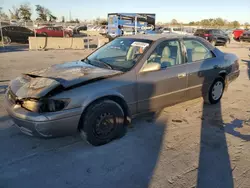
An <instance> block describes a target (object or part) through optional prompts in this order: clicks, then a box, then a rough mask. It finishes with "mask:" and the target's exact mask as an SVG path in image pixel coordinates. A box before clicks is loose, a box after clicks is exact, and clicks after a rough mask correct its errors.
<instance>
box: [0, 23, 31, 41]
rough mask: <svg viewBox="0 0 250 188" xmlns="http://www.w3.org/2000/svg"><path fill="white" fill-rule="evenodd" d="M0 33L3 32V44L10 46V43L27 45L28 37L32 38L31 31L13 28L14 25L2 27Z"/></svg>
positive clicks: (24, 28) (17, 27) (19, 27)
mask: <svg viewBox="0 0 250 188" xmlns="http://www.w3.org/2000/svg"><path fill="white" fill-rule="evenodd" d="M2 31H3V41H4V43H5V44H10V43H11V42H22V43H27V42H28V39H29V37H30V36H34V32H33V31H32V30H30V29H28V28H26V27H21V26H14V25H9V26H4V27H2ZM0 39H1V36H0ZM1 40H2V39H1Z"/></svg>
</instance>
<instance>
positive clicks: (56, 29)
mask: <svg viewBox="0 0 250 188" xmlns="http://www.w3.org/2000/svg"><path fill="white" fill-rule="evenodd" d="M54 32H55V35H56V37H63V28H62V27H54Z"/></svg>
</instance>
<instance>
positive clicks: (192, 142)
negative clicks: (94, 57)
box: [0, 43, 250, 188]
mask: <svg viewBox="0 0 250 188" xmlns="http://www.w3.org/2000/svg"><path fill="white" fill-rule="evenodd" d="M249 46H250V45H248V47H249ZM221 49H222V50H223V51H227V52H233V53H236V54H237V55H238V56H239V57H240V59H242V62H241V66H240V69H241V75H240V77H239V78H238V79H237V80H236V81H235V82H233V83H232V84H231V85H230V87H229V89H228V91H227V92H226V93H225V94H224V97H223V99H222V102H221V104H218V105H214V106H207V105H203V102H202V99H195V100H192V101H188V102H185V103H181V104H178V105H175V106H172V107H168V108H165V109H164V111H163V112H162V113H161V115H160V117H159V118H158V119H157V120H155V119H152V118H150V117H145V118H140V119H138V118H137V119H136V120H134V121H133V123H132V125H133V128H130V129H129V131H128V133H127V135H126V136H125V137H124V138H122V139H120V140H116V141H114V142H112V143H110V144H108V145H105V146H101V147H92V146H90V145H88V144H86V143H85V142H84V141H82V140H81V139H80V138H79V136H78V135H75V136H69V137H65V138H57V139H49V140H45V139H38V138H33V137H29V136H26V135H23V134H22V133H20V131H19V130H18V129H17V128H16V127H14V126H13V123H12V121H11V120H10V119H9V117H8V116H7V114H6V112H5V110H4V109H3V107H2V99H3V93H4V88H5V87H6V85H7V83H8V82H7V80H10V79H12V78H14V77H16V76H17V75H19V74H20V73H22V72H27V71H29V70H33V69H36V68H42V67H47V66H48V65H50V64H55V63H61V62H64V61H71V60H76V59H80V58H83V57H84V56H85V55H86V54H87V53H89V52H87V51H45V52H36V51H33V52H29V51H25V52H8V53H0V62H1V63H0V151H1V152H0V153H1V154H0V188H15V187H25V188H34V187H36V188H40V187H41V188H42V187H48V188H49V187H51V188H56V187H60V188H77V187H81V188H83V187H86V188H99V187H102V188H106V187H107V188H117V187H119V188H123V187H124V188H130V187H131V188H146V187H152V188H168V187H169V188H172V187H183V188H194V187H199V188H232V187H237V188H239V187H241V188H248V187H249V185H250V142H249V141H250V109H249V105H250V102H249V101H250V81H249V79H250V71H249V70H248V66H249V67H250V59H249V58H248V49H247V45H246V44H243V45H239V44H237V43H233V44H230V45H229V46H228V47H227V48H225V47H221Z"/></svg>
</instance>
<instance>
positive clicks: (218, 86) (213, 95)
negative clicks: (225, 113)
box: [208, 77, 225, 104]
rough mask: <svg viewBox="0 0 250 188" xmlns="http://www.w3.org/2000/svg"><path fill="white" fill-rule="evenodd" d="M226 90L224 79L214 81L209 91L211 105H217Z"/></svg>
mask: <svg viewBox="0 0 250 188" xmlns="http://www.w3.org/2000/svg"><path fill="white" fill-rule="evenodd" d="M224 89H225V81H224V79H223V78H222V77H219V78H217V79H215V80H214V82H213V84H212V85H211V87H210V89H209V91H208V102H209V103H210V104H216V103H218V102H219V101H220V99H221V97H222V95H223V93H224Z"/></svg>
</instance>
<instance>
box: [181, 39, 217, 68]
mask: <svg viewBox="0 0 250 188" xmlns="http://www.w3.org/2000/svg"><path fill="white" fill-rule="evenodd" d="M184 45H185V47H186V50H187V61H188V62H189V63H190V62H194V61H200V60H204V59H209V58H212V57H214V55H213V54H212V52H211V51H210V50H209V49H208V48H207V47H205V46H204V45H203V44H202V43H200V42H199V41H197V40H184Z"/></svg>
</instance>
